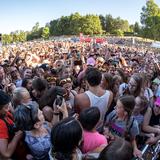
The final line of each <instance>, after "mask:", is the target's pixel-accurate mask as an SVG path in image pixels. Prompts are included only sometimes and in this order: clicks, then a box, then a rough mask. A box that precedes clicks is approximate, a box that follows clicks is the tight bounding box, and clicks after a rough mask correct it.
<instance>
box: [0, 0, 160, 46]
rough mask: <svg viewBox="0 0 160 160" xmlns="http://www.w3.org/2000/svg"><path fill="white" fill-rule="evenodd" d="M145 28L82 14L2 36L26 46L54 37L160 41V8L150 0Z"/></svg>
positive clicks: (144, 14) (144, 15)
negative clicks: (124, 37)
mask: <svg viewBox="0 0 160 160" xmlns="http://www.w3.org/2000/svg"><path fill="white" fill-rule="evenodd" d="M140 20H141V25H140V24H139V23H138V22H136V23H135V24H133V25H129V22H128V21H127V20H124V19H121V18H120V17H116V18H113V17H112V15H110V14H107V15H105V16H104V15H93V14H87V15H84V16H82V15H80V14H79V13H78V12H76V13H74V14H71V15H69V16H62V17H60V18H58V19H54V20H51V21H50V22H49V23H47V24H46V26H45V27H40V25H39V23H38V22H37V23H36V24H35V25H34V26H33V28H32V30H31V31H28V32H24V31H15V32H12V33H10V34H4V35H2V39H3V43H4V44H9V43H13V42H24V41H28V40H34V39H39V38H42V39H48V38H49V37H50V36H60V35H79V33H83V34H85V35H96V34H98V35H100V34H104V35H106V34H111V35H118V36H123V35H133V34H134V35H135V34H136V35H138V36H142V37H145V38H151V39H154V40H160V8H159V6H158V5H157V4H156V3H155V2H154V0H148V1H147V2H146V5H145V6H143V7H142V12H141V15H140Z"/></svg>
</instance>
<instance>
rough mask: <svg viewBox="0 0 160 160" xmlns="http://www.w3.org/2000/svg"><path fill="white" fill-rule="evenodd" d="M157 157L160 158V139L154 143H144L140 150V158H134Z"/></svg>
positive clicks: (149, 159)
mask: <svg viewBox="0 0 160 160" xmlns="http://www.w3.org/2000/svg"><path fill="white" fill-rule="evenodd" d="M158 158H160V141H158V142H157V144H155V145H148V144H147V145H145V147H144V148H143V150H142V158H136V159H135V160H157V159H158Z"/></svg>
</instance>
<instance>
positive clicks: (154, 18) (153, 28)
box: [141, 0, 160, 40]
mask: <svg viewBox="0 0 160 160" xmlns="http://www.w3.org/2000/svg"><path fill="white" fill-rule="evenodd" d="M141 23H142V29H143V30H144V31H143V33H145V36H147V37H149V38H153V39H155V40H156V39H157V40H158V39H160V36H159V35H160V33H159V23H160V8H159V7H158V5H157V4H156V3H155V2H154V0H148V1H147V2H146V6H144V7H143V8H142V12H141ZM146 34H148V35H146ZM143 36H144V35H143Z"/></svg>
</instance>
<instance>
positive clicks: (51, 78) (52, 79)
mask: <svg viewBox="0 0 160 160" xmlns="http://www.w3.org/2000/svg"><path fill="white" fill-rule="evenodd" d="M46 80H47V82H52V81H54V82H56V81H57V78H56V77H47V78H46Z"/></svg>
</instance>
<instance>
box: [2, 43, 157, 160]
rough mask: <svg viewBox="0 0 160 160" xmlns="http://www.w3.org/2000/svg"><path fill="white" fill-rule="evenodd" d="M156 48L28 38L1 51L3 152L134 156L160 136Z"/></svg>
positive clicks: (105, 158)
mask: <svg viewBox="0 0 160 160" xmlns="http://www.w3.org/2000/svg"><path fill="white" fill-rule="evenodd" d="M159 58H160V54H159V53H156V52H155V51H153V50H151V49H150V50H149V49H145V48H143V49H142V48H137V47H134V46H131V47H127V46H125V45H123V46H119V45H118V44H109V43H107V42H103V43H102V44H96V43H94V42H90V43H82V42H71V41H33V42H24V43H21V44H13V45H6V46H3V49H2V51H1V54H0V159H1V160H3V159H4V160H6V159H11V160H25V159H26V160H131V159H132V158H134V157H135V158H143V153H142V149H143V147H144V145H145V144H149V145H156V144H157V143H158V142H159V140H160V66H159Z"/></svg>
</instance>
